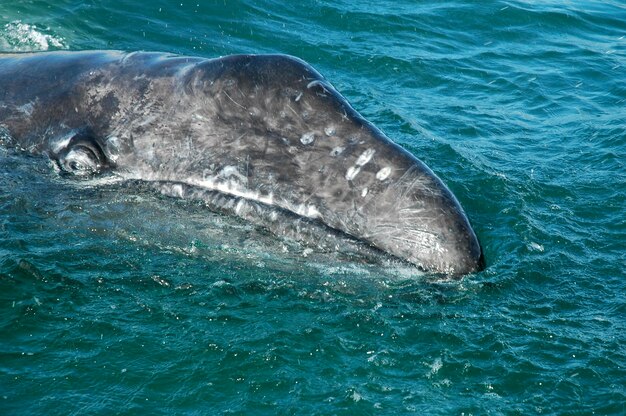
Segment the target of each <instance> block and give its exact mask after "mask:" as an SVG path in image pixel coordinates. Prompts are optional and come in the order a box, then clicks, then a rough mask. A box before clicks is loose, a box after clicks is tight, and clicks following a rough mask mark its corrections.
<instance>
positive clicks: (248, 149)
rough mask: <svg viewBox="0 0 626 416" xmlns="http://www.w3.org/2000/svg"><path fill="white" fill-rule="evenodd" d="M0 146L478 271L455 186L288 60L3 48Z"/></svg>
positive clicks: (437, 267) (279, 230) (285, 226)
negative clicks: (26, 50) (4, 52)
mask: <svg viewBox="0 0 626 416" xmlns="http://www.w3.org/2000/svg"><path fill="white" fill-rule="evenodd" d="M0 144H1V145H3V146H5V147H7V148H13V149H16V151H19V152H25V153H28V154H32V155H41V156H42V157H47V158H49V159H50V160H51V161H52V163H51V164H52V165H53V166H54V167H55V169H56V170H58V172H59V174H61V175H67V176H70V177H74V176H75V177H77V178H84V177H93V176H98V175H115V176H116V177H118V178H121V179H122V180H127V181H129V182H133V181H135V182H141V183H149V184H151V185H153V186H156V187H157V188H159V189H161V190H162V192H163V193H165V194H167V195H171V196H178V197H183V198H199V199H203V200H205V201H208V202H209V203H208V206H209V208H213V209H216V210H220V211H223V212H227V213H229V214H232V215H236V216H240V217H241V218H244V219H246V220H249V221H252V222H253V223H254V224H257V225H260V226H262V227H266V228H267V229H268V230H270V231H271V232H273V233H275V234H277V235H278V236H283V235H284V236H287V237H290V238H291V237H294V238H298V237H301V238H303V239H305V240H308V241H312V242H313V244H316V243H318V244H320V245H324V244H325V245H327V246H328V247H331V248H332V244H333V241H335V237H337V238H338V237H339V236H344V237H346V238H347V239H349V240H350V241H353V240H354V241H358V242H360V243H362V244H364V245H365V246H367V247H370V248H372V249H373V250H379V251H382V252H384V253H386V254H387V255H389V256H391V257H396V258H399V259H401V260H402V261H404V262H407V263H410V264H412V265H414V266H416V267H417V268H418V269H420V270H423V271H425V272H428V273H435V274H441V275H446V276H452V277H457V276H463V275H466V274H469V273H474V272H477V271H480V270H482V269H483V268H484V256H483V252H482V248H481V245H480V243H479V241H478V238H477V236H476V234H475V232H474V230H473V228H472V226H471V225H470V221H469V220H468V218H467V215H466V214H465V212H464V210H463V209H462V207H461V205H460V203H459V201H458V200H457V198H456V197H455V196H454V195H453V194H452V192H451V191H450V190H449V189H448V187H447V186H446V185H445V184H444V183H443V182H442V181H441V180H440V179H439V178H438V177H437V176H436V175H435V173H433V171H432V170H431V169H430V168H429V167H427V166H426V165H425V164H424V163H423V162H422V161H420V160H419V159H418V158H417V157H416V156H414V155H413V154H412V153H411V152H409V151H407V150H405V149H404V148H402V147H401V146H399V145H398V144H396V143H394V142H393V141H392V140H391V139H389V138H388V137H387V136H386V135H385V134H384V133H383V132H382V131H381V130H379V129H378V128H376V127H375V126H374V125H373V124H372V123H370V122H369V121H367V120H366V119H365V118H363V117H362V116H361V115H360V114H359V113H358V112H357V111H356V110H355V109H353V107H352V106H351V105H350V104H349V103H348V101H347V100H346V99H345V98H344V97H343V96H342V95H341V94H340V93H339V92H338V91H337V90H336V89H335V88H334V87H333V86H332V85H331V84H330V82H329V81H328V80H326V79H325V78H324V77H323V76H322V75H321V74H320V73H319V72H318V71H316V70H315V69H314V68H313V67H311V66H310V65H309V64H307V63H306V62H304V61H303V60H301V59H298V58H295V57H292V56H288V55H278V54H277V55H232V56H225V57H219V58H203V57H189V56H179V55H172V54H166V53H160V52H123V51H72V52H70V51H57V52H38V53H19V54H15V53H9V54H0ZM305 237H306V238H305ZM336 241H341V240H336ZM336 244H337V245H340V244H341V243H336Z"/></svg>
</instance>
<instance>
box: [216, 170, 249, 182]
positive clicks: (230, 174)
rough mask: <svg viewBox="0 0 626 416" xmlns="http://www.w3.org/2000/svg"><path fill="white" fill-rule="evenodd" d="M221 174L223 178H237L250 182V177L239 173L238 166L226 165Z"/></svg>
mask: <svg viewBox="0 0 626 416" xmlns="http://www.w3.org/2000/svg"><path fill="white" fill-rule="evenodd" d="M219 176H220V177H222V178H236V179H237V180H238V181H240V182H241V183H244V184H245V183H247V182H248V178H246V177H245V176H243V175H242V174H241V173H239V170H237V167H236V166H225V167H224V168H223V169H222V170H221V172H220V173H219Z"/></svg>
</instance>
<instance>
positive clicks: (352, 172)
mask: <svg viewBox="0 0 626 416" xmlns="http://www.w3.org/2000/svg"><path fill="white" fill-rule="evenodd" d="M360 171H361V168H360V167H358V166H350V168H349V169H348V171H347V172H346V179H347V180H349V181H351V180H352V179H354V178H355V177H356V175H358V174H359V172H360Z"/></svg>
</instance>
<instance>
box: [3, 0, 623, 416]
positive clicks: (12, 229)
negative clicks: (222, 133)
mask: <svg viewBox="0 0 626 416" xmlns="http://www.w3.org/2000/svg"><path fill="white" fill-rule="evenodd" d="M57 49H71V50H76V49H123V50H157V51H167V52H174V53H180V54H187V55H199V56H206V57H215V56H219V55H225V54H231V53H268V52H280V53H288V54H292V55H296V56H299V57H301V58H303V59H305V60H306V61H308V62H309V63H311V64H312V65H313V66H315V67H316V68H317V69H318V70H319V71H320V72H321V73H323V74H324V75H325V76H326V77H327V78H328V79H329V80H330V82H331V83H333V85H334V86H335V87H336V88H337V89H338V90H339V91H341V92H342V93H343V94H344V95H345V96H346V97H347V98H348V100H349V101H350V102H351V103H352V104H353V106H354V107H355V108H356V109H357V110H358V111H359V112H361V113H362V114H363V115H364V116H365V117H366V118H368V119H369V120H371V121H372V122H373V123H374V124H375V125H377V126H378V127H380V128H381V129H382V130H383V131H385V132H386V133H387V135H388V136H389V137H391V138H393V139H394V140H395V141H396V142H398V143H399V144H401V145H402V146H403V147H405V148H406V149H408V150H409V151H410V152H412V153H413V154H415V155H416V156H417V157H419V158H420V159H422V160H423V161H424V162H426V163H427V164H428V165H429V166H430V167H431V168H432V169H433V170H434V171H435V172H436V173H437V174H438V175H439V176H440V177H441V178H442V179H443V180H444V181H445V182H446V183H447V185H448V186H449V187H450V188H451V189H452V190H453V192H454V193H455V195H456V196H457V197H458V199H459V200H460V201H461V203H462V205H463V206H464V208H465V210H466V212H467V214H468V216H469V217H470V219H471V221H472V224H473V225H474V228H475V230H476V232H477V234H478V236H479V238H480V240H481V242H482V245H483V247H484V251H485V258H486V261H487V268H486V270H485V271H483V272H481V273H479V274H476V275H472V276H468V277H466V278H464V279H463V280H461V281H458V282H444V281H436V280H433V279H432V278H429V276H424V275H420V274H417V273H416V272H415V271H414V270H413V269H411V268H410V267H407V266H404V265H400V264H395V263H385V262H382V263H380V264H370V263H363V262H362V261H359V260H358V259H351V258H342V257H338V256H333V255H332V254H316V253H309V252H307V250H306V249H304V250H303V249H302V248H301V247H297V246H296V247H294V246H291V245H289V244H287V243H285V242H281V241H277V240H276V238H274V237H272V236H268V235H267V233H264V232H263V231H262V230H258V229H255V228H254V227H252V226H250V225H249V224H245V223H242V222H240V221H236V220H233V219H231V218H226V217H222V216H219V215H216V214H213V213H211V212H207V210H206V209H205V208H204V207H203V206H202V204H199V203H196V202H193V201H180V200H176V199H170V198H166V197H163V196H160V195H157V194H155V193H154V192H152V191H150V190H147V189H143V187H142V186H140V185H139V184H123V183H107V182H106V181H98V180H86V181H79V180H75V179H72V178H67V177H61V176H59V175H58V174H57V173H55V171H54V169H53V168H52V166H51V164H50V163H49V162H48V161H46V160H45V159H42V158H37V157H32V156H27V155H24V154H19V153H16V152H14V151H11V150H10V149H4V148H0V414H3V415H5V414H6V415H9V414H11V415H12V414H15V415H24V414H46V415H67V414H81V415H82V414H272V415H273V414H303V415H309V414H320V415H322V414H323V415H326V414H346V415H347V414H350V415H353V414H354V415H356V414H377V415H378V414H442V415H443V414H446V415H447V414H464V415H468V414H581V415H583V414H599V415H604V414H615V415H617V414H625V413H626V335H625V334H626V319H625V318H626V281H625V273H624V269H625V268H626V218H625V216H624V210H625V207H626V168H625V166H624V163H625V161H626V75H625V74H626V6H624V4H623V3H622V2H619V1H605V2H600V1H579V2H570V1H565V0H563V1H484V2H477V1H471V2H469V1H464V2H461V1H448V2H418V1H409V0H394V1H376V2H370V1H359V2H356V1H347V0H344V1H341V0H340V1H303V2H278V1H270V0H267V1H230V0H221V1H213V2H204V1H201V0H196V1H193V2H188V1H184V0H179V1H177V2H166V1H164V0H154V1H151V2H141V1H138V0H125V1H121V0H112V1H107V2H98V1H76V0H64V1H13V0H5V1H2V3H1V4H0V50H3V51H33V50H57Z"/></svg>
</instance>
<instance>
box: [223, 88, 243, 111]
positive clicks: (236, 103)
mask: <svg viewBox="0 0 626 416" xmlns="http://www.w3.org/2000/svg"><path fill="white" fill-rule="evenodd" d="M222 92H223V93H224V94H225V95H226V97H228V99H229V100H230V101H232V102H233V103H235V105H237V106H239V107H241V108H243V109H244V110H247V108H246V107H244V106H243V105H241V104H239V103H238V102H237V101H235V100H233V99H232V98H230V95H228V93H227V92H226V91H224V90H222Z"/></svg>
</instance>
